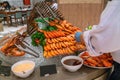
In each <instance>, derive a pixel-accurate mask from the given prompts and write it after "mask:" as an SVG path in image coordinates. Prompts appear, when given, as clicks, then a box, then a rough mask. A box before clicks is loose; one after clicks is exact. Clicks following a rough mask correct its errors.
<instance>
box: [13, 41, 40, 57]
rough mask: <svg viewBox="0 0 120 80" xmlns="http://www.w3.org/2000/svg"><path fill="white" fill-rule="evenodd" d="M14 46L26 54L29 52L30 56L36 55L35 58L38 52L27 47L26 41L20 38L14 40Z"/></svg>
mask: <svg viewBox="0 0 120 80" xmlns="http://www.w3.org/2000/svg"><path fill="white" fill-rule="evenodd" d="M15 46H16V47H17V48H19V49H20V50H22V51H24V52H26V53H27V54H30V55H32V56H34V57H36V58H38V57H39V53H38V52H36V51H34V50H33V49H31V48H30V47H29V45H28V44H27V43H25V41H22V40H20V39H18V40H17V41H16V43H15ZM27 50H29V51H27Z"/></svg>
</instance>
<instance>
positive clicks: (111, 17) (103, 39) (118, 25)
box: [83, 0, 120, 63]
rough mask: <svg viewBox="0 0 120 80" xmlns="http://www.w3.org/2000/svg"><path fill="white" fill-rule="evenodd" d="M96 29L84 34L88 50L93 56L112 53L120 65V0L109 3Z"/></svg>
mask: <svg viewBox="0 0 120 80" xmlns="http://www.w3.org/2000/svg"><path fill="white" fill-rule="evenodd" d="M94 27H95V28H94V29H92V30H90V31H85V32H84V33H83V36H84V40H85V44H86V46H87V50H88V51H89V52H90V54H91V55H92V56H98V55H101V54H102V53H107V52H111V53H112V57H113V59H114V61H116V62H118V63H120V0H112V1H110V2H108V4H107V6H106V8H105V10H104V11H103V12H102V14H101V18H100V22H99V24H98V25H96V26H94Z"/></svg>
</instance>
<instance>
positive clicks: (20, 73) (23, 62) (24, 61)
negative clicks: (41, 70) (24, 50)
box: [11, 60, 35, 78]
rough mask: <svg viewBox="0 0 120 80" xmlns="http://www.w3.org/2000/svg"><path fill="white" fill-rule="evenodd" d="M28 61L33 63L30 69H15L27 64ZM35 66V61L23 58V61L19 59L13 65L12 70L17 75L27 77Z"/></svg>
mask: <svg viewBox="0 0 120 80" xmlns="http://www.w3.org/2000/svg"><path fill="white" fill-rule="evenodd" d="M26 63H27V64H28V63H29V64H31V65H32V67H31V68H30V69H28V70H24V71H20V72H18V71H15V67H17V66H19V65H23V64H26ZM26 67H28V66H26ZM34 68H35V62H33V61H30V60H22V61H18V62H16V63H15V64H13V65H12V67H11V70H12V72H13V73H14V74H15V75H16V76H18V77H21V78H27V77H28V76H30V74H31V73H32V72H33V71H34Z"/></svg>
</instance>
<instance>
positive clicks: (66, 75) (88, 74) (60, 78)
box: [0, 62, 108, 80]
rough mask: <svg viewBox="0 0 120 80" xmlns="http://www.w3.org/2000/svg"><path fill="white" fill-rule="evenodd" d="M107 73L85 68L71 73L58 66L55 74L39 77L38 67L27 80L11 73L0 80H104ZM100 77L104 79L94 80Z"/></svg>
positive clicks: (103, 70)
mask: <svg viewBox="0 0 120 80" xmlns="http://www.w3.org/2000/svg"><path fill="white" fill-rule="evenodd" d="M2 65H8V64H5V63H4V62H3V63H2ZM107 73H108V71H107V69H92V68H88V67H85V66H83V67H82V68H81V69H79V70H78V71H77V72H74V73H71V72H68V71H67V70H65V69H64V68H63V67H62V66H59V67H57V74H52V75H49V76H47V77H41V76H40V69H39V67H37V68H36V69H35V71H34V72H33V73H32V74H31V75H30V76H29V77H28V78H25V79H22V78H18V77H16V76H15V75H14V74H13V73H12V72H11V76H9V77H5V76H2V75H0V80H105V78H106V75H105V74H107ZM104 75H105V76H104ZM100 76H104V77H103V78H104V79H103V78H102V79H96V78H98V77H100Z"/></svg>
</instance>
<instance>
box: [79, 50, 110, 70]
mask: <svg viewBox="0 0 120 80" xmlns="http://www.w3.org/2000/svg"><path fill="white" fill-rule="evenodd" d="M84 52H87V51H83V52H81V53H80V54H79V55H78V56H79V57H80V56H81V55H82V54H84ZM83 65H84V66H87V67H90V68H95V69H108V68H112V66H111V67H94V66H90V65H86V64H84V63H83Z"/></svg>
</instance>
